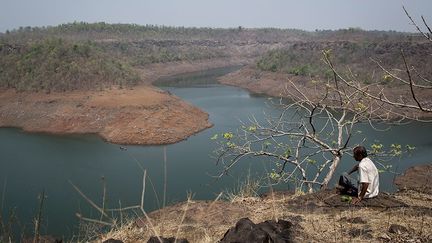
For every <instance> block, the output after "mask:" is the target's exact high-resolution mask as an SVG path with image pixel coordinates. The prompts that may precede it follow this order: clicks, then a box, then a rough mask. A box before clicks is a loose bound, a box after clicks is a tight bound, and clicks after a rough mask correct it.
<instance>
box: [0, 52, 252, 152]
mask: <svg viewBox="0 0 432 243" xmlns="http://www.w3.org/2000/svg"><path fill="white" fill-rule="evenodd" d="M243 62H244V61H242V60H223V59H218V60H207V61H201V62H196V63H189V62H179V63H168V64H155V65H149V66H145V67H142V68H141V69H139V70H138V71H139V72H140V74H141V76H142V80H143V84H141V85H139V86H136V87H133V88H132V89H118V88H112V89H111V90H104V91H73V92H63V93H50V94H45V93H43V92H39V93H35V92H15V91H14V90H11V89H8V90H0V127H19V128H22V129H24V130H25V131H28V132H44V133H53V134H82V133H93V134H98V135H100V136H101V137H102V138H104V139H105V140H107V141H109V142H112V143H118V144H143V145H150V144H170V143H176V142H178V141H181V140H183V139H186V138H187V137H189V136H191V135H193V134H195V133H197V132H200V131H202V130H203V129H206V128H209V127H211V126H212V125H211V124H210V123H209V121H208V114H206V113H205V112H204V111H202V110H200V109H198V108H196V107H193V106H192V105H191V104H188V103H186V102H185V101H183V100H181V99H180V98H178V97H175V96H173V95H170V94H168V93H166V92H164V91H162V90H160V89H158V88H156V87H153V86H152V85H151V83H152V82H154V81H155V80H157V79H158V78H160V77H163V76H170V75H175V74H180V73H185V72H193V71H199V70H205V69H210V68H217V67H224V66H230V65H239V64H242V63H243Z"/></svg>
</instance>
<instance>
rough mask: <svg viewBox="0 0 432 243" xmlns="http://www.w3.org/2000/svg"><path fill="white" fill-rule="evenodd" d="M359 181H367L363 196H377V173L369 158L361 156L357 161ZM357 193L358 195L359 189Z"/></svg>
mask: <svg viewBox="0 0 432 243" xmlns="http://www.w3.org/2000/svg"><path fill="white" fill-rule="evenodd" d="M359 178H360V180H359V182H360V183H369V186H368V188H367V191H366V194H365V196H364V198H372V197H376V196H378V192H379V174H378V169H377V168H376V166H375V164H374V163H373V162H372V160H370V159H369V158H367V157H366V158H363V159H362V160H361V161H360V163H359ZM360 189H361V188H359V190H358V194H359V195H360V192H361V190H360Z"/></svg>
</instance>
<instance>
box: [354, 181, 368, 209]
mask: <svg viewBox="0 0 432 243" xmlns="http://www.w3.org/2000/svg"><path fill="white" fill-rule="evenodd" d="M369 184H370V183H367V182H361V183H360V194H359V195H358V197H356V198H353V200H352V204H357V203H358V202H360V201H361V200H363V198H364V196H365V195H366V192H367V189H368V187H369Z"/></svg>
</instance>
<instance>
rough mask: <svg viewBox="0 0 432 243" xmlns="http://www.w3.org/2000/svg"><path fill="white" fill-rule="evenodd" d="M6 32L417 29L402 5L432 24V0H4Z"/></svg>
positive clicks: (0, 20) (0, 25) (0, 22)
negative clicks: (75, 25) (97, 25)
mask: <svg viewBox="0 0 432 243" xmlns="http://www.w3.org/2000/svg"><path fill="white" fill-rule="evenodd" d="M0 3H1V4H0V5H1V6H0V32H4V31H6V30H7V29H14V28H18V27H19V26H43V25H45V26H46V25H58V24H61V23H67V22H73V21H85V22H100V21H104V22H108V23H136V24H156V25H170V26H196V27H236V26H244V27H278V28H298V29H305V30H315V29H339V28H347V27H360V28H363V29H367V30H373V29H378V30H398V31H415V29H414V27H413V26H412V25H410V23H409V20H408V18H407V17H406V16H405V14H404V12H403V10H402V5H404V6H405V7H406V8H407V10H408V11H409V12H410V14H411V15H412V16H413V17H415V19H417V20H418V21H419V22H420V16H421V15H423V16H424V17H425V18H426V20H428V22H429V23H431V25H432V0H297V1H292V0H152V1H150V0H99V1H96V0H1V2H0Z"/></svg>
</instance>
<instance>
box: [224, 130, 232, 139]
mask: <svg viewBox="0 0 432 243" xmlns="http://www.w3.org/2000/svg"><path fill="white" fill-rule="evenodd" d="M223 137H224V138H225V139H227V140H230V139H232V138H233V137H234V134H232V132H226V133H224V134H223Z"/></svg>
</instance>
